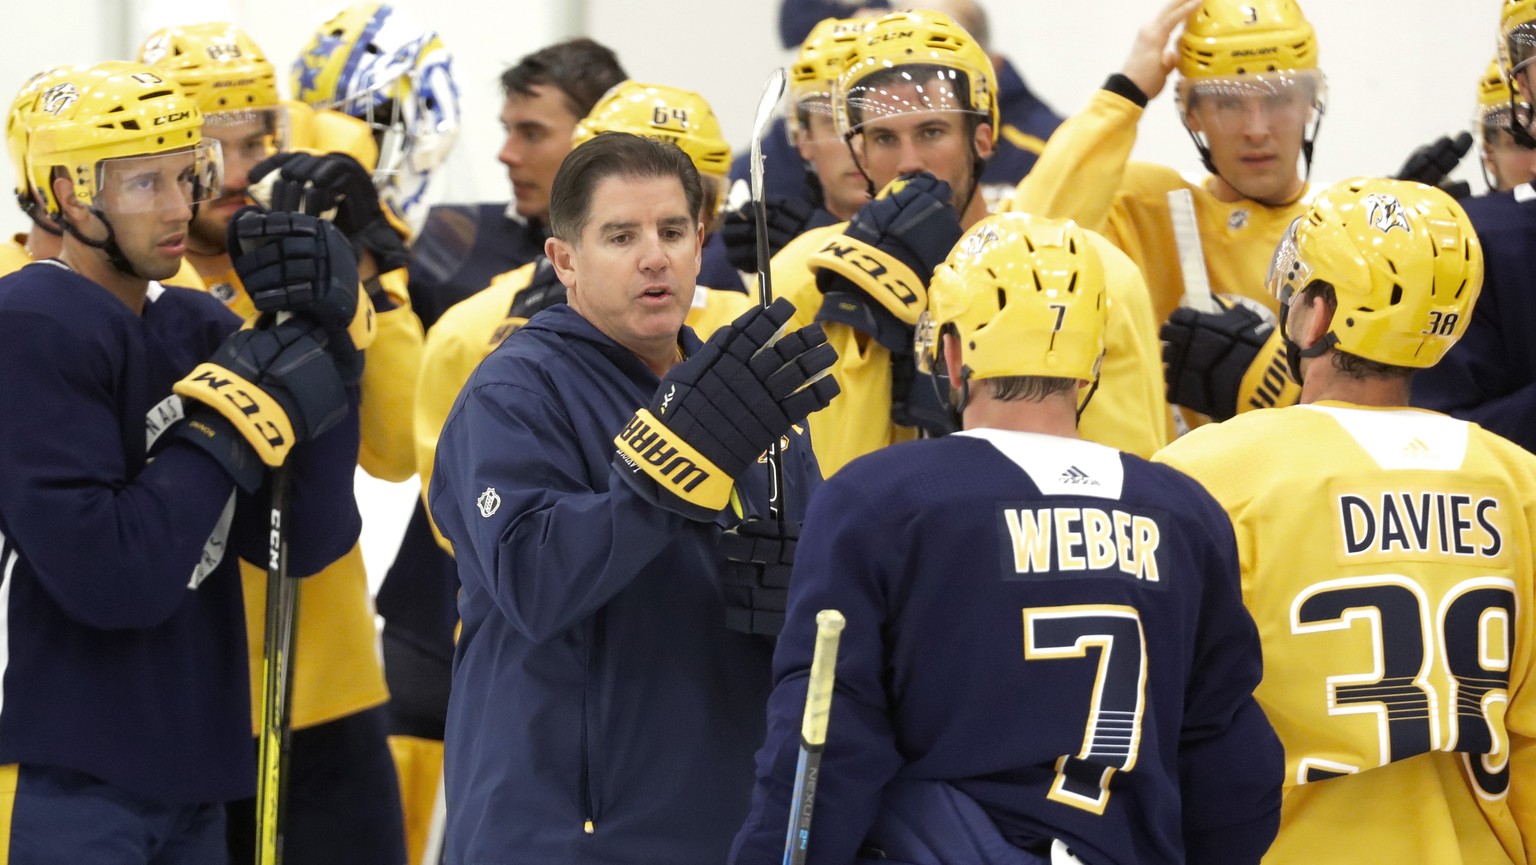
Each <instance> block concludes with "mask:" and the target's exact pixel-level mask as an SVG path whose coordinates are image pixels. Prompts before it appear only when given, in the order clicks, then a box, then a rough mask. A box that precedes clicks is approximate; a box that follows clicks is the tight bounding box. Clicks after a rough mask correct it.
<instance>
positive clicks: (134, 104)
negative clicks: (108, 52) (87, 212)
mask: <svg viewBox="0 0 1536 865" xmlns="http://www.w3.org/2000/svg"><path fill="white" fill-rule="evenodd" d="M163 75H164V73H163V72H162V71H161V70H156V69H152V68H150V67H148V66H145V65H143V64H140V63H128V62H121V61H113V62H108V63H100V64H97V65H95V66H89V67H73V68H71V69H69V70H66V71H64V72H62V73H61V74H60V75H59V78H58V80H57V81H56V82H54V83H53V84H51V85H50V86H48V87H47V88H45V89H42V90H40V91H38V93H37V94H36V96H35V97H34V102H33V106H32V109H31V110H32V112H33V115H34V117H35V123H34V124H33V126H32V130H31V133H30V134H29V136H28V141H27V168H28V172H29V178H30V180H31V183H32V186H33V188H34V189H36V190H38V191H39V192H41V193H42V197H43V201H44V206H45V208H46V211H47V214H48V216H49V217H50V218H51V219H53V220H54V221H55V222H56V223H58V224H59V225H60V226H61V227H62V228H63V229H64V230H65V231H68V232H69V233H70V234H71V235H73V236H74V237H76V238H77V239H78V240H80V241H81V242H82V243H85V244H87V245H90V246H93V247H96V248H98V249H102V250H103V251H105V252H106V253H107V256H108V258H109V259H110V260H111V262H112V265H113V266H114V267H116V268H117V269H118V270H120V271H122V272H123V273H126V274H129V275H132V276H135V277H139V278H147V277H143V275H142V274H139V273H137V272H136V271H135V270H134V269H133V266H132V265H131V264H130V263H129V262H128V261H127V259H126V258H124V257H123V254H122V250H121V249H119V248H118V247H117V243H116V241H115V240H114V238H113V232H112V222H111V216H113V215H115V214H130V213H145V212H155V211H161V210H165V209H168V208H173V207H182V206H190V207H192V208H193V209H194V213H195V212H196V211H195V208H196V205H197V204H198V203H200V202H202V201H206V200H208V199H209V198H211V197H213V196H215V195H217V194H218V192H219V189H220V186H221V184H222V182H223V160H222V158H221V152H220V149H219V143H218V142H217V141H214V140H212V139H204V138H203V136H202V126H203V115H202V112H201V111H199V110H198V108H197V104H196V103H195V102H193V101H192V99H190V98H189V97H188V96H187V95H186V93H184V92H183V91H182V90H181V88H180V87H179V86H177V85H176V83H175V82H173V81H171V80H169V79H167V78H165V77H163ZM55 177H59V178H68V179H69V180H70V185H71V190H70V193H69V194H70V196H71V197H73V198H74V199H75V200H76V201H77V202H79V203H80V204H83V205H85V206H87V207H89V208H90V209H91V211H92V212H93V213H94V214H95V215H96V216H97V218H99V219H100V220H101V221H102V223H103V224H104V225H106V227H107V238H106V240H105V241H100V240H94V239H91V238H87V237H84V236H83V235H81V234H80V233H79V231H78V230H77V229H75V228H74V227H73V226H71V225H70V224H69V222H68V221H67V220H66V219H65V218H64V214H63V206H62V204H61V203H60V200H59V198H58V193H57V190H56V189H55V185H54V183H53V180H54V178H55Z"/></svg>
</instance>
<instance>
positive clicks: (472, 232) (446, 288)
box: [410, 39, 629, 329]
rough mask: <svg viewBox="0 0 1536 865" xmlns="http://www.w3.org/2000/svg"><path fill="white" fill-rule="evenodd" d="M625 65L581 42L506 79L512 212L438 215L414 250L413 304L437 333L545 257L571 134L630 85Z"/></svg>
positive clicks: (535, 57)
mask: <svg viewBox="0 0 1536 865" xmlns="http://www.w3.org/2000/svg"><path fill="white" fill-rule="evenodd" d="M628 77H629V75H628V74H626V73H625V72H624V69H623V67H622V66H620V65H619V59H618V58H617V57H615V56H614V53H613V52H612V51H610V50H609V49H608V48H606V47H604V46H603V45H600V44H598V43H597V42H594V41H592V40H591V39H572V40H570V41H568V42H560V43H557V44H555V45H550V46H547V47H545V48H541V49H539V50H538V51H535V52H533V53H532V54H529V55H527V56H526V57H523V58H522V59H521V60H519V61H518V62H517V63H516V64H514V65H513V66H512V67H510V68H509V69H507V70H506V71H505V72H503V73H502V75H501V87H502V90H503V91H504V92H505V94H506V100H505V102H504V103H503V105H502V109H501V125H502V127H503V128H504V129H505V130H506V134H507V139H506V141H505V143H503V144H502V147H501V152H500V153H498V154H497V159H499V160H500V161H501V163H502V164H503V165H505V166H506V167H507V175H508V178H509V179H510V180H511V182H512V195H513V198H512V201H511V202H510V203H508V202H505V201H502V202H486V203H482V204H444V205H438V206H437V207H434V208H432V211H431V212H430V213H428V215H427V222H426V225H425V226H423V228H422V231H421V235H420V236H419V237H418V238H417V240H416V243H415V245H414V246H413V248H412V250H411V280H410V284H411V299H412V302H413V304H414V305H415V307H416V310H417V312H418V314H419V315H420V316H421V320H422V323H423V324H425V325H426V326H427V328H428V329H431V327H432V325H433V324H434V323H436V321H437V317H438V316H439V315H442V313H443V311H444V310H446V309H448V307H450V306H453V305H454V304H455V303H458V302H459V301H461V300H463V299H464V298H466V297H469V296H470V295H471V294H474V293H475V292H477V291H479V290H480V289H482V288H485V287H486V286H487V285H489V284H490V282H491V279H492V278H493V277H495V276H496V275H497V274H500V273H506V272H507V271H509V270H513V269H515V268H518V267H521V266H522V265H524V264H527V263H528V262H530V261H533V260H534V259H535V258H537V257H538V256H539V255H540V254H541V253H543V251H544V240H545V238H547V237H548V236H549V230H548V222H549V188H550V184H551V183H553V182H554V179H555V171H556V170H557V169H559V167H560V161H561V160H562V159H564V158H565V154H567V153H569V152H570V149H571V133H572V131H574V130H575V128H576V123H577V121H579V120H581V118H583V117H585V116H587V113H588V112H589V111H591V110H592V106H593V105H596V104H597V100H599V99H601V98H602V96H603V94H604V93H606V92H608V90H609V89H610V88H612V87H613V86H614V85H616V84H618V83H619V82H620V81H623V80H624V79H626V78H628Z"/></svg>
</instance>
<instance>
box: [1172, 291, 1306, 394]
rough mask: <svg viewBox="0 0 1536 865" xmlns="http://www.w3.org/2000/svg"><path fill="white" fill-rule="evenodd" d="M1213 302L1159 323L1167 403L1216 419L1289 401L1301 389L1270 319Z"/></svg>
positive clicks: (1225, 302)
mask: <svg viewBox="0 0 1536 865" xmlns="http://www.w3.org/2000/svg"><path fill="white" fill-rule="evenodd" d="M1215 300H1216V302H1217V304H1218V305H1220V306H1221V307H1222V311H1221V312H1218V313H1210V312H1197V311H1196V310H1193V309H1189V308H1188V307H1179V308H1178V309H1175V310H1174V311H1173V315H1171V316H1169V318H1168V321H1167V322H1166V323H1164V324H1163V328H1162V340H1163V374H1164V376H1165V377H1166V381H1167V384H1168V401H1169V402H1171V403H1173V404H1175V405H1181V406H1184V407H1185V408H1188V409H1192V410H1194V411H1197V412H1200V413H1201V414H1204V415H1208V416H1210V417H1211V419H1213V420H1218V421H1221V420H1226V419H1228V418H1230V417H1232V416H1233V415H1235V414H1237V413H1238V412H1240V411H1248V410H1250V409H1255V408H1271V407H1274V406H1283V405H1293V404H1294V403H1295V402H1296V401H1297V399H1298V398H1299V397H1300V395H1301V388H1300V386H1299V385H1297V384H1296V382H1295V381H1294V380H1293V379H1292V378H1291V375H1290V372H1289V371H1288V368H1287V367H1286V363H1285V345H1284V342H1283V341H1282V340H1281V338H1280V332H1279V331H1278V330H1277V329H1276V328H1275V325H1274V323H1273V322H1272V321H1270V320H1268V319H1266V318H1265V317H1264V316H1262V315H1260V314H1259V313H1257V312H1255V311H1254V310H1252V309H1250V308H1249V307H1248V306H1246V305H1244V304H1243V303H1240V302H1236V301H1233V300H1230V299H1228V298H1225V297H1221V296H1217V297H1216V298H1215Z"/></svg>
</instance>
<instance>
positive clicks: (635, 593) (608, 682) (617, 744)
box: [429, 304, 819, 865]
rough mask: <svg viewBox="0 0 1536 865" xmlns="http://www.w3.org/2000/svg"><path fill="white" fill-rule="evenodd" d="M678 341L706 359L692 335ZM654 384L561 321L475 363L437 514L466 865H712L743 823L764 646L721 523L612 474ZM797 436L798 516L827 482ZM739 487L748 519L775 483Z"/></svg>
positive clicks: (455, 839) (443, 457)
mask: <svg viewBox="0 0 1536 865" xmlns="http://www.w3.org/2000/svg"><path fill="white" fill-rule="evenodd" d="M681 342H682V347H683V349H684V350H685V351H686V352H689V353H691V352H693V351H694V350H696V349H697V347H698V346H699V342H698V340H697V338H696V337H694V335H693V333H692V331H691V330H688V329H687V328H684V330H683V334H682V339H681ZM659 384H660V380H659V379H658V378H657V376H656V375H655V374H654V373H653V372H651V371H650V369H648V368H647V367H646V366H645V364H644V363H642V362H641V361H640V359H639V358H637V357H636V356H635V355H634V354H632V353H631V352H629V351H628V350H627V349H625V348H623V347H621V346H619V345H618V344H617V343H615V342H613V341H612V340H610V339H609V338H608V337H606V336H604V335H603V334H602V333H601V332H599V331H598V330H597V329H596V328H595V327H593V326H592V325H591V324H590V323H589V322H587V320H586V319H584V318H582V317H581V316H580V315H579V314H578V313H576V312H575V311H574V310H572V309H571V308H570V307H569V306H566V305H564V304H559V305H556V306H553V307H550V308H549V309H547V310H544V311H543V312H540V313H538V314H537V315H535V316H534V317H533V318H532V319H530V320H529V322H528V324H527V325H526V326H524V327H523V328H521V329H520V330H518V331H517V332H516V333H514V334H513V335H512V336H510V337H508V338H507V340H506V341H505V342H503V343H502V344H501V346H500V347H498V348H497V349H496V350H495V351H494V352H492V354H491V355H490V356H489V357H487V358H486V360H485V361H484V362H482V363H481V364H480V366H479V368H478V369H476V371H475V373H474V375H473V376H472V377H471V378H470V380H469V382H468V384H467V385H466V386H465V388H464V391H463V392H462V393H461V394H460V395H459V400H458V402H457V403H456V404H455V405H454V407H453V410H452V411H451V413H450V414H449V417H448V421H447V423H446V424H445V425H444V428H443V433H442V438H441V439H440V441H439V443H438V449H437V466H436V471H435V472H434V473H433V475H432V486H431V490H430V494H429V503H430V506H431V509H432V515H433V517H434V518H435V519H436V521H437V525H438V526H439V527H440V528H441V529H442V531H443V533H444V534H445V535H446V536H447V537H448V538H449V540H451V541H452V542H453V544H454V550H455V556H456V558H457V560H458V563H459V577H460V582H461V584H462V589H461V592H460V596H459V613H460V616H461V617H462V619H463V632H462V634H461V636H460V638H459V642H458V647H457V650H456V653H455V657H454V680H453V692H452V697H451V699H450V702H449V707H448V728H447V753H446V758H445V759H446V763H445V780H446V783H447V794H448V834H447V862H449V863H453V865H471V863H472V865H502V863H540V865H544V863H550V862H583V863H603V862H667V863H672V865H687V863H699V865H704V863H710V865H717V863H719V862H722V861H724V859H725V856H726V852H727V850H728V848H729V846H730V840H731V836H732V834H733V833H734V831H735V826H737V825H740V821H741V819H742V817H743V816H744V815H745V814H746V810H747V803H748V800H749V799H750V796H751V789H752V751H753V749H754V748H756V747H757V745H758V744H759V743H760V742H761V741H762V735H763V706H764V705H765V701H766V700H767V697H768V691H769V686H770V681H769V664H770V660H771V652H772V649H771V646H770V645H769V643H768V642H767V641H766V640H764V639H763V638H760V637H753V636H748V635H743V634H738V633H733V632H730V631H728V630H727V629H726V628H725V626H724V621H725V606H724V602H723V600H722V597H721V591H720V588H719V585H718V572H719V563H718V555H717V552H716V545H717V543H718V538H719V535H720V532H721V526H720V525H717V524H715V523H701V522H693V521H690V520H687V519H684V518H683V517H681V516H678V515H677V514H674V513H672V512H671V511H668V510H664V509H662V508H659V507H656V506H654V505H652V504H650V503H649V502H647V501H646V500H645V499H643V498H641V497H640V496H638V495H637V494H635V493H634V492H632V491H631V488H630V487H629V485H628V484H627V483H626V482H624V481H622V480H620V479H618V478H617V477H616V476H615V474H614V473H613V469H612V468H611V462H612V460H613V455H614V444H613V439H614V436H615V434H617V433H618V431H619V430H620V429H622V428H623V426H624V424H625V423H626V422H627V421H628V420H629V418H630V417H631V416H632V415H633V413H634V412H635V410H636V409H638V408H641V407H643V406H646V405H649V404H650V402H651V400H652V397H653V395H654V394H655V392H656V389H657V386H658V385H659ZM793 439H794V441H793V442H792V445H791V454H792V456H790V457H787V458H786V461H785V462H786V492H787V507H788V509H789V510H790V513H791V516H794V514H795V513H796V512H799V511H800V510H801V506H803V504H804V502H805V500H806V492H807V490H808V488H809V487H810V485H812V484H813V483H815V480H816V479H817V478H818V477H819V475H818V474H817V472H816V468H815V464H814V458H811V459H808V460H804V461H802V458H803V457H805V456H807V455H809V453H810V448H809V439H807V438H805V437H804V435H803V434H798V435H795V436H794V437H793ZM738 488H739V489H740V490H741V491H742V493H743V496H744V498H745V499H746V500H747V501H748V503H749V506H750V503H751V502H761V501H763V495H764V493H765V490H766V478H765V477H764V476H763V473H762V471H761V470H760V469H754V470H753V471H752V472H749V476H748V477H747V478H745V479H743V480H742V482H741V483H740V484H739V485H738ZM722 521H723V519H722Z"/></svg>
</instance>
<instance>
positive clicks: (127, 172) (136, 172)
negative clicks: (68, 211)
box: [92, 138, 224, 214]
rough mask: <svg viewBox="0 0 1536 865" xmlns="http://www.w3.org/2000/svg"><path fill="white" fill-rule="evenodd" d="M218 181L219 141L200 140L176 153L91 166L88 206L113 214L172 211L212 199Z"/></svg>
mask: <svg viewBox="0 0 1536 865" xmlns="http://www.w3.org/2000/svg"><path fill="white" fill-rule="evenodd" d="M223 181H224V161H223V159H222V156H221V153H220V149H219V142H218V141H217V140H214V139H206V138H205V139H203V140H202V141H200V142H198V143H197V144H196V145H194V146H192V147H184V148H182V149H180V150H171V151H168V152H166V153H156V154H154V155H152V156H127V157H120V158H116V159H104V160H102V161H101V162H98V163H96V197H95V198H94V199H93V201H92V205H93V206H94V207H95V208H96V209H98V210H100V211H102V212H104V213H114V214H115V213H153V212H157V211H163V210H174V209H176V208H179V207H190V206H192V205H194V204H197V203H198V202H201V201H207V200H208V199H210V198H212V197H214V196H215V195H217V194H218V193H219V189H220V187H221V185H222V184H223Z"/></svg>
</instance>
